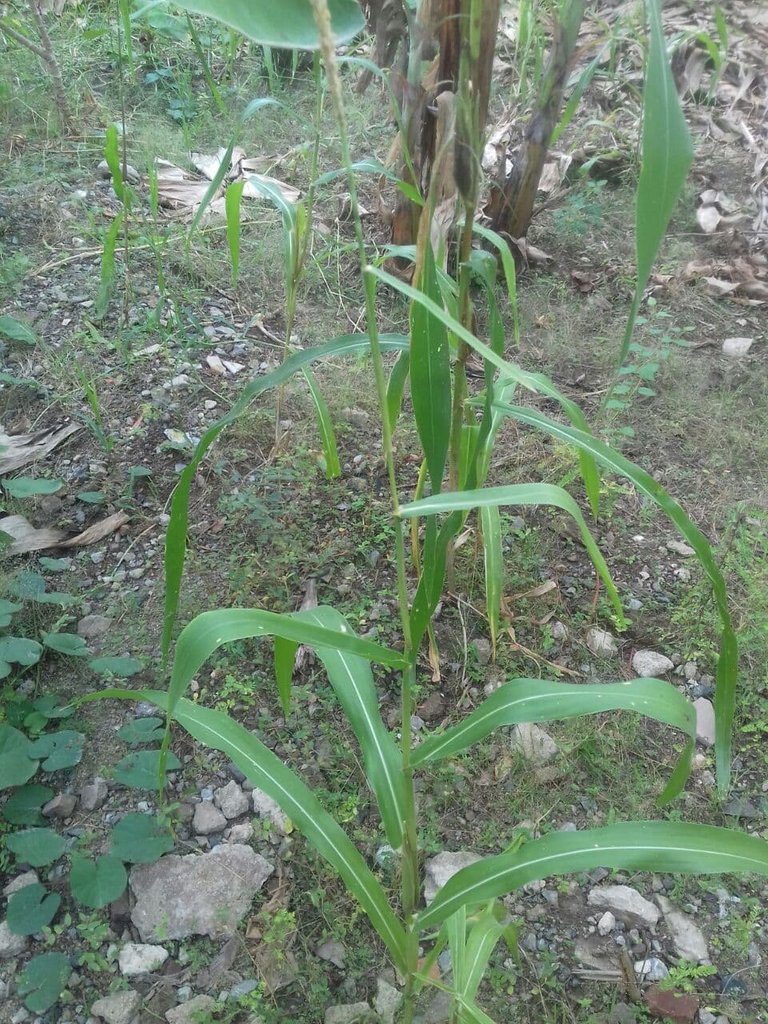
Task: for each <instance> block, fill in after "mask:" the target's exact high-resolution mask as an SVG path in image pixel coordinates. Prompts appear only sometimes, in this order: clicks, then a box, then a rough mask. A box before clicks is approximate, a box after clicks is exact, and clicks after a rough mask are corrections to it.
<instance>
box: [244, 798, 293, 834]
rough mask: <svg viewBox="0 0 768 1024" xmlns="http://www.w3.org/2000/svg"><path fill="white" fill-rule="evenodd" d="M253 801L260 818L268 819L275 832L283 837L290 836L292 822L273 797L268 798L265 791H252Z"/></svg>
mask: <svg viewBox="0 0 768 1024" xmlns="http://www.w3.org/2000/svg"><path fill="white" fill-rule="evenodd" d="M251 799H252V800H253V809H254V811H255V812H256V813H257V814H258V816H259V817H260V818H267V819H268V820H269V821H271V822H272V824H273V826H274V828H275V831H276V832H279V833H280V835H281V836H285V835H288V833H289V832H290V831H291V820H290V818H289V817H288V815H287V814H284V813H283V811H281V809H280V807H279V806H278V804H277V803H276V802H275V801H274V800H273V799H272V797H271V796H267V794H266V793H265V792H264V790H263V789H254V790H252V791H251Z"/></svg>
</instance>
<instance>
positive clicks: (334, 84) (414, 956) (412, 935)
mask: <svg viewBox="0 0 768 1024" xmlns="http://www.w3.org/2000/svg"><path fill="white" fill-rule="evenodd" d="M311 3H312V11H313V13H314V17H315V23H316V25H317V28H318V32H319V35H320V50H321V52H322V55H323V60H324V62H325V70H326V74H327V76H328V88H329V92H330V94H331V100H332V102H333V107H334V113H335V115H336V121H337V124H338V128H339V140H340V144H341V161H342V166H343V167H344V168H345V169H346V172H347V185H348V188H349V200H350V208H351V211H352V220H353V223H354V226H355V239H356V242H357V249H358V254H359V257H360V269H361V271H362V275H363V281H364V291H365V307H366V318H367V323H368V334H369V337H370V341H371V361H372V363H373V372H374V378H375V381H376V392H377V396H378V401H379V409H380V410H381V437H382V449H383V454H384V462H385V465H386V467H387V478H388V481H389V491H390V498H391V501H392V514H393V518H394V530H395V556H396V563H397V592H398V605H399V610H400V620H401V625H402V630H403V641H404V647H405V654H406V657H407V658H408V667H407V668H406V669H405V670H404V671H403V675H402V690H401V714H402V722H401V746H402V759H403V776H404V780H405V794H406V807H405V811H404V813H405V821H404V822H403V834H404V841H403V849H402V858H401V902H402V913H403V918H404V920H405V923H406V931H407V935H408V949H407V954H406V964H407V968H408V970H407V972H406V977H405V992H404V1011H403V1024H412V1021H413V1009H414V1006H413V1003H414V995H415V992H414V984H415V977H416V971H417V969H418V954H419V947H418V932H417V930H416V929H415V927H414V920H415V917H416V904H417V900H418V892H419V858H418V841H417V831H416V800H415V795H414V789H413V769H412V767H411V716H412V715H413V708H414V696H413V695H414V686H415V681H416V651H414V650H413V649H412V643H411V629H410V616H409V607H408V588H407V577H406V569H405V540H404V537H403V524H402V521H401V519H400V518H399V515H398V513H399V511H400V497H399V494H398V489H397V477H396V474H395V455H394V447H393V443H392V425H391V424H390V421H389V415H388V414H387V382H386V377H385V374H384V360H383V358H382V354H381V347H380V345H379V335H378V328H377V318H376V279H375V278H374V277H373V276H371V275H370V274H369V273H368V272H367V271H368V259H367V255H366V251H365V238H364V235H363V226H362V220H361V218H360V207H359V204H358V198H357V186H356V182H355V173H354V169H353V167H352V154H351V149H350V145H349V132H348V129H347V118H346V111H345V109H344V100H343V97H342V91H341V81H340V79H339V73H338V67H337V64H336V54H335V47H334V41H333V33H332V31H331V19H330V12H329V11H328V3H327V0H311Z"/></svg>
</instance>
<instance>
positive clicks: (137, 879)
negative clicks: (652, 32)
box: [130, 843, 274, 942]
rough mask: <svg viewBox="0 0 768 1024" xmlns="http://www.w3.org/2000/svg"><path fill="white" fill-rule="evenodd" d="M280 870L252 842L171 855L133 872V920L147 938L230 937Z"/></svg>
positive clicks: (225, 844) (143, 865)
mask: <svg viewBox="0 0 768 1024" xmlns="http://www.w3.org/2000/svg"><path fill="white" fill-rule="evenodd" d="M273 871H274V868H273V866H272V865H271V864H270V863H269V862H268V861H266V860H265V859H264V858H263V857H261V856H259V854H258V853H256V852H255V850H253V849H252V848H251V847H250V846H244V845H242V844H240V843H222V844H221V845H220V846H217V847H215V848H214V849H213V850H211V851H210V853H204V854H195V853H193V854H189V855H188V856H185V857H180V856H178V855H177V854H170V855H169V856H167V857H161V858H160V860H158V861H155V863H154V864H139V865H137V866H136V867H135V868H134V869H133V870H132V871H131V878H130V884H131V890H132V891H133V894H134V896H135V897H136V904H135V906H134V908H133V910H132V911H131V920H132V921H133V923H134V925H135V926H136V928H138V930H139V935H140V936H141V938H142V940H143V941H144V942H152V941H156V942H157V941H159V942H165V941H166V940H167V939H184V938H186V937H187V936H189V935H209V936H210V937H211V938H222V937H224V938H229V937H230V936H231V935H234V934H235V931H236V930H237V925H238V923H239V922H240V920H241V919H242V918H243V917H244V916H245V914H246V913H247V911H248V910H249V909H250V906H251V902H252V900H253V897H254V896H255V895H256V893H257V892H258V891H259V889H261V887H262V885H263V884H264V883H265V882H266V880H267V879H268V878H269V876H270V875H271V874H272V872H273Z"/></svg>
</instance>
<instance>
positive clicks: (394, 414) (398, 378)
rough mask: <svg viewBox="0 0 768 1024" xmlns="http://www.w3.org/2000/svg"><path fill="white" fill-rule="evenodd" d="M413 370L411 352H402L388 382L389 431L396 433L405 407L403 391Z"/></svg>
mask: <svg viewBox="0 0 768 1024" xmlns="http://www.w3.org/2000/svg"><path fill="white" fill-rule="evenodd" d="M410 369H411V354H410V352H401V353H400V354H399V356H398V357H397V359H396V360H395V365H394V366H393V367H392V370H391V372H390V374H389V380H388V381H387V415H388V416H389V429H390V430H391V431H394V429H395V424H396V423H397V420H398V417H399V416H400V409H401V408H402V405H403V391H404V390H405V382H406V381H407V380H408V374H409V373H410Z"/></svg>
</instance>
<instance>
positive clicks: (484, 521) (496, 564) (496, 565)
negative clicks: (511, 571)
mask: <svg viewBox="0 0 768 1024" xmlns="http://www.w3.org/2000/svg"><path fill="white" fill-rule="evenodd" d="M480 525H481V527H482V534H483V563H484V567H485V614H486V617H487V619H488V628H489V630H490V633H491V647H492V650H493V652H494V655H495V653H496V640H497V638H498V635H499V618H500V614H501V595H502V591H503V588H504V553H503V550H502V545H501V516H500V515H499V509H498V506H497V505H488V506H486V507H485V508H481V509H480Z"/></svg>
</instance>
